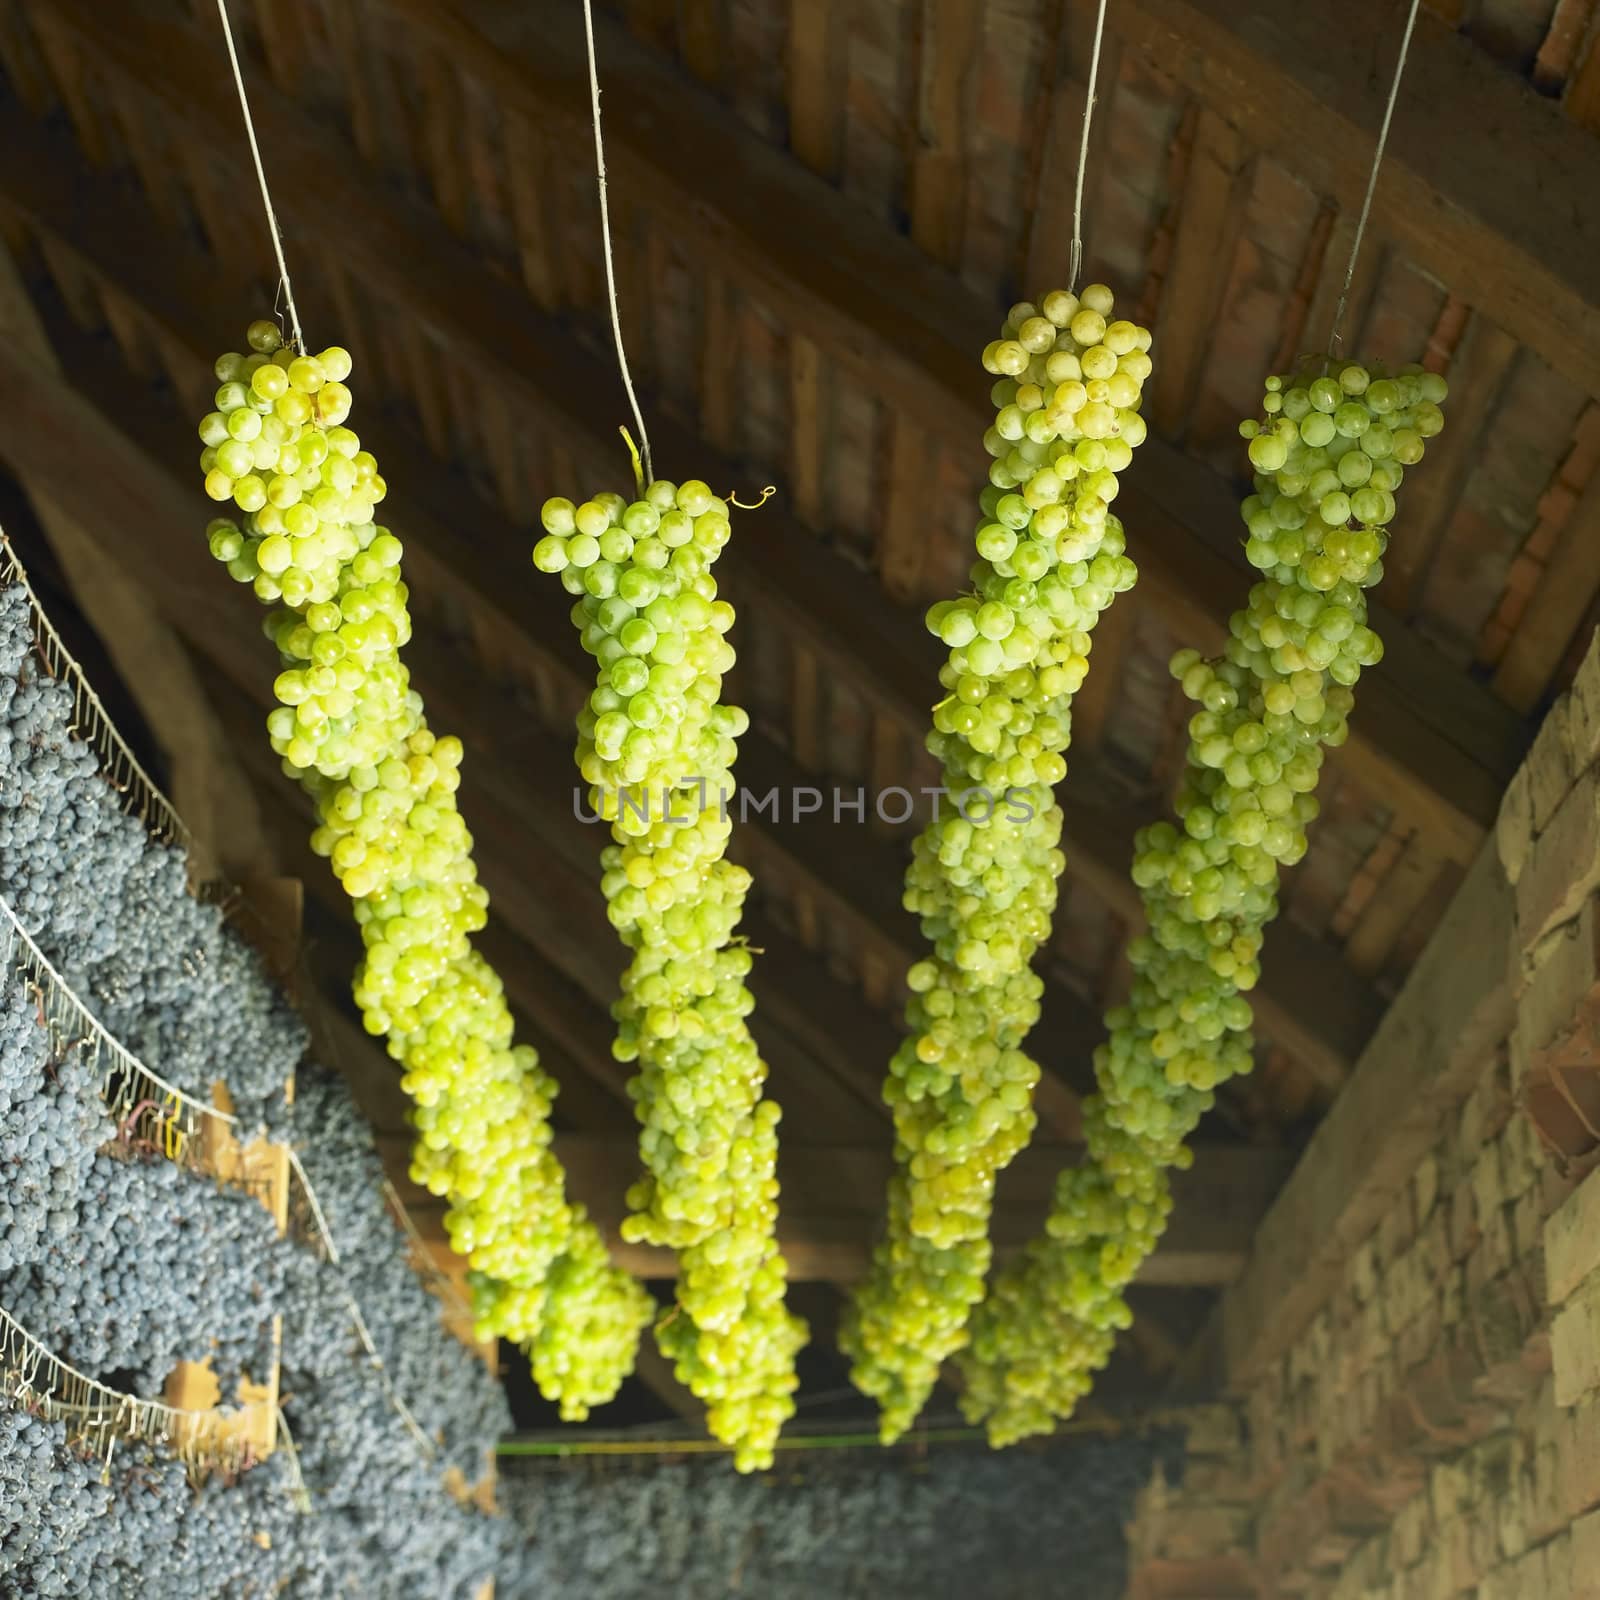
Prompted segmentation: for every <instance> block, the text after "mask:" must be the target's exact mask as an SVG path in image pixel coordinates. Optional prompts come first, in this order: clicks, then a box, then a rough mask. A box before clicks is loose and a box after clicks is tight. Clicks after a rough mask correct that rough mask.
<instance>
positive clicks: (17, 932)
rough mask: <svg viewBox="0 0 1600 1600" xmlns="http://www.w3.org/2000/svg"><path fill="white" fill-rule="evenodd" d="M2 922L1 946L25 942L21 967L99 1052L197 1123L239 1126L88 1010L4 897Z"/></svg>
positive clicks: (0, 898) (0, 899)
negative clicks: (62, 1005) (46, 988)
mask: <svg viewBox="0 0 1600 1600" xmlns="http://www.w3.org/2000/svg"><path fill="white" fill-rule="evenodd" d="M0 922H3V923H4V924H6V926H5V927H3V928H0V946H6V945H8V944H9V940H10V937H11V936H15V937H16V938H17V939H18V940H20V941H21V943H22V948H23V951H24V952H25V954H24V958H23V960H22V962H21V963H19V964H20V965H22V966H23V967H24V969H25V970H26V969H28V968H30V967H31V968H32V969H34V971H35V972H36V974H37V975H38V976H40V977H42V978H43V980H44V981H45V982H46V983H48V984H50V985H51V986H52V987H53V989H54V991H55V993H56V994H57V995H58V996H59V997H60V998H61V999H62V1000H64V1001H65V1002H66V1004H67V1007H68V1009H69V1010H71V1011H72V1012H73V1013H74V1014H75V1015H76V1016H77V1018H78V1019H79V1021H81V1022H82V1024H83V1026H84V1027H85V1028H87V1029H88V1030H89V1033H90V1035H91V1036H92V1037H93V1039H94V1041H95V1045H96V1048H97V1049H103V1050H105V1051H106V1053H107V1054H108V1055H109V1056H110V1057H111V1059H112V1060H113V1061H114V1062H115V1063H116V1064H117V1066H119V1067H120V1068H122V1069H123V1070H124V1071H127V1072H129V1073H131V1074H133V1075H134V1076H136V1077H139V1078H142V1079H147V1080H148V1081H149V1082H150V1083H151V1084H152V1085H154V1087H155V1088H157V1089H158V1090H160V1091H161V1093H162V1094H163V1095H165V1096H166V1097H167V1098H168V1099H170V1100H172V1101H174V1102H175V1103H176V1104H178V1105H180V1106H185V1107H187V1108H188V1109H189V1111H190V1112H191V1114H192V1115H193V1116H194V1117H195V1118H196V1120H197V1121H203V1120H204V1119H205V1118H206V1117H215V1118H216V1119H217V1121H218V1122H227V1123H236V1122H238V1120H239V1119H238V1117H237V1116H234V1115H232V1114H230V1113H229V1112H226V1111H221V1110H218V1109H217V1107H215V1106H209V1105H207V1104H206V1103H205V1102H204V1101H203V1100H197V1099H196V1098H195V1097H194V1096H193V1095H191V1094H185V1093H184V1091H183V1090H182V1089H180V1088H178V1086H177V1085H176V1084H173V1083H168V1082H167V1080H166V1079H165V1078H163V1077H162V1076H161V1075H160V1073H157V1072H152V1071H151V1070H150V1068H149V1067H147V1066H146V1065H145V1064H144V1062H142V1061H141V1060H140V1059H139V1058H138V1056H136V1055H135V1054H134V1053H133V1052H132V1051H131V1050H130V1049H128V1047H127V1046H126V1045H124V1044H123V1043H122V1041H121V1040H119V1039H118V1038H117V1037H116V1035H115V1034H113V1033H111V1032H110V1030H109V1029H107V1028H106V1026H105V1025H104V1024H103V1023H102V1022H101V1021H100V1019H99V1018H98V1017H96V1016H95V1014H94V1013H93V1012H92V1011H91V1010H90V1009H89V1008H88V1006H87V1005H85V1004H84V1003H83V1001H82V1000H81V999H79V998H78V995H77V992H76V991H75V990H74V989H73V987H72V985H71V984H69V983H68V982H67V980H66V979H65V978H63V977H62V976H61V974H60V973H59V972H58V971H56V969H55V967H54V966H52V965H51V963H50V959H49V957H47V956H46V955H45V953H44V951H42V950H41V949H40V948H39V946H38V945H37V944H35V943H34V941H33V937H32V935H30V934H29V932H28V930H27V929H26V928H25V927H23V925H22V922H21V919H20V918H19V917H18V916H17V914H16V912H15V911H13V910H12V909H11V907H10V906H9V905H8V904H7V903H6V900H5V898H4V897H3V896H0ZM4 953H5V955H6V956H7V957H9V955H10V953H11V952H10V950H9V949H6V950H5V952H4Z"/></svg>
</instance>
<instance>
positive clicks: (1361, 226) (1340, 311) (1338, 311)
mask: <svg viewBox="0 0 1600 1600" xmlns="http://www.w3.org/2000/svg"><path fill="white" fill-rule="evenodd" d="M1420 4H1421V0H1411V10H1410V12H1409V13H1408V14H1407V16H1406V31H1405V32H1404V34H1402V35H1401V38H1400V54H1399V56H1398V57H1397V58H1396V60H1395V64H1394V79H1393V81H1392V82H1391V83H1390V85H1389V103H1388V104H1387V105H1386V106H1385V107H1384V108H1383V122H1382V123H1381V124H1380V126H1379V128H1378V147H1377V149H1376V150H1374V151H1373V152H1372V171H1371V172H1370V173H1368V174H1367V192H1366V195H1365V197H1364V198H1363V199H1362V201H1361V215H1360V216H1359V217H1358V218H1357V219H1356V236H1355V238H1354V239H1352V240H1351V241H1350V263H1349V265H1348V266H1347V267H1346V268H1345V269H1344V286H1343V287H1342V288H1341V289H1340V290H1339V303H1338V305H1336V306H1335V307H1334V308H1333V328H1332V330H1331V331H1330V332H1329V334H1328V354H1329V355H1330V356H1331V355H1333V354H1334V352H1335V351H1337V349H1338V348H1339V338H1340V331H1339V330H1340V326H1341V324H1342V323H1343V322H1344V308H1345V302H1346V301H1347V300H1348V299H1349V298H1350V285H1351V284H1352V283H1353V282H1355V276H1356V257H1357V256H1358V255H1359V254H1360V253H1361V238H1362V235H1363V234H1365V233H1366V231H1367V217H1368V216H1369V214H1370V213H1371V211H1372V196H1373V194H1374V193H1375V192H1376V190H1377V187H1378V168H1379V167H1381V166H1382V165H1383V147H1384V146H1385V145H1386V144H1387V143H1388V142H1389V122H1390V119H1391V118H1392V117H1393V116H1394V107H1395V102H1396V101H1397V100H1398V99H1399V98H1400V78H1401V75H1402V74H1403V73H1404V72H1405V70H1406V52H1407V51H1408V50H1410V48H1411V30H1412V29H1413V28H1415V27H1416V25H1417V10H1418V7H1419V6H1420Z"/></svg>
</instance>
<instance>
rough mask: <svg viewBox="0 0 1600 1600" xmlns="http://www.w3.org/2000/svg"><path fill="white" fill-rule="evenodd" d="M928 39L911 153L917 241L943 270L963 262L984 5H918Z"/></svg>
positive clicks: (934, 0) (968, 0)
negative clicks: (970, 115)
mask: <svg viewBox="0 0 1600 1600" xmlns="http://www.w3.org/2000/svg"><path fill="white" fill-rule="evenodd" d="M920 4H921V10H922V37H923V48H922V51H921V66H922V72H921V74H920V77H921V82H920V83H919V84H918V86H917V104H916V117H915V120H914V123H913V146H912V152H911V160H910V163H909V166H910V185H911V199H910V212H911V237H912V238H913V239H914V240H915V241H916V243H917V248H918V249H920V250H922V251H923V252H924V253H925V254H927V255H929V256H932V257H933V259H934V260H935V261H937V262H939V263H940V264H941V265H942V266H946V267H952V268H953V267H956V266H958V265H959V264H960V261H961V234H962V223H963V221H964V220H965V217H966V198H967V174H966V154H967V145H968V139H967V108H968V106H969V104H970V103H971V98H972V81H973V74H974V73H975V71H976V70H977V68H978V64H979V61H980V58H981V56H982V53H983V11H984V7H983V4H982V0H920Z"/></svg>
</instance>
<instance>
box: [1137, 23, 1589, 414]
mask: <svg viewBox="0 0 1600 1600" xmlns="http://www.w3.org/2000/svg"><path fill="white" fill-rule="evenodd" d="M1106 20H1107V25H1108V28H1109V29H1110V31H1111V32H1112V33H1114V34H1116V35H1117V36H1118V37H1120V38H1121V40H1122V42H1123V45H1124V47H1125V48H1129V49H1133V50H1137V51H1138V52H1139V53H1140V54H1141V55H1143V56H1144V57H1146V59H1148V60H1149V61H1150V62H1151V63H1152V64H1153V65H1155V66H1156V67H1158V68H1159V69H1160V70H1161V71H1162V72H1164V73H1166V74H1167V75H1168V76H1169V77H1173V78H1176V79H1177V80H1178V82H1179V83H1181V84H1182V85H1183V86H1184V87H1185V88H1186V89H1188V90H1189V91H1190V93H1192V94H1194V95H1195V96H1196V97H1197V98H1198V99H1199V100H1200V101H1201V102H1202V104H1204V105H1205V106H1207V107H1209V108H1211V109H1212V110H1214V111H1216V112H1218V113H1220V114H1221V115H1222V116H1223V117H1225V118H1226V119H1227V121H1228V122H1229V123H1230V124H1231V125H1232V126H1233V127H1234V128H1235V129H1237V130H1238V132H1239V133H1240V134H1242V135H1243V136H1244V138H1245V139H1246V140H1248V141H1249V143H1250V144H1251V145H1252V146H1253V147H1254V148H1255V149H1256V150H1258V151H1260V152H1261V153H1262V154H1264V155H1266V156H1268V157H1270V158H1271V159H1272V160H1274V161H1277V162H1279V163H1281V164H1282V165H1283V166H1284V167H1286V168H1287V169H1288V170H1289V171H1291V172H1293V173H1294V174H1295V175H1296V176H1297V177H1299V178H1301V179H1303V180H1304V181H1305V182H1307V183H1308V184H1310V185H1311V186H1312V187H1313V188H1314V189H1316V190H1318V191H1319V192H1320V193H1323V194H1327V195H1331V196H1332V197H1333V198H1334V199H1335V200H1336V201H1337V202H1338V204H1339V207H1340V209H1341V210H1342V211H1344V212H1347V213H1349V214H1351V215H1352V216H1353V215H1354V214H1355V213H1357V212H1358V211H1359V210H1360V208H1361V200H1362V196H1363V194H1364V193H1365V191H1366V185H1367V176H1368V172H1369V170H1370V168H1371V165H1372V150H1373V146H1374V143H1375V142H1376V139H1377V135H1378V127H1379V123H1380V122H1381V120H1382V116H1383V107H1384V102H1385V100H1386V98H1387V93H1388V83H1389V74H1390V69H1391V67H1392V64H1393V62H1394V58H1395V55H1396V53H1397V51H1398V49H1399V45H1400V37H1399V35H1400V20H1401V19H1400V17H1399V16H1398V15H1397V14H1396V12H1395V9H1394V7H1393V6H1392V5H1390V4H1388V3H1386V0H1305V3H1302V4H1299V5H1296V6H1294V7H1292V8H1289V7H1284V6H1282V5H1279V4H1276V3H1275V0H1119V4H1118V5H1116V6H1115V7H1113V8H1112V9H1111V11H1110V12H1109V13H1108V14H1107V19H1106ZM1597 160H1600V145H1597V143H1596V140H1595V138H1594V135H1593V134H1592V133H1590V132H1589V131H1588V130H1586V129H1585V128H1583V127H1582V126H1580V125H1579V124H1578V123H1576V122H1574V121H1573V120H1572V118H1571V117H1569V116H1568V115H1566V114H1565V113H1564V112H1563V110H1562V108H1561V105H1560V103H1559V102H1558V101H1555V100H1552V99H1549V98H1547V97H1545V96H1543V95H1540V94H1538V93H1536V92H1535V90H1534V89H1533V86H1532V85H1531V84H1529V83H1527V82H1526V81H1525V80H1524V79H1523V78H1521V77H1520V76H1518V75H1517V74H1516V73H1514V72H1510V71H1508V70H1507V69H1506V68H1505V67H1503V66H1502V65H1501V64H1500V63H1499V62H1497V61H1495V60H1494V59H1493V58H1492V57H1490V56H1489V55H1487V54H1486V53H1485V52H1484V51H1483V50H1482V49H1481V48H1480V47H1479V46H1478V45H1477V44H1475V43H1474V42H1473V40H1472V39H1470V38H1468V37H1466V36H1465V35H1462V34H1459V33H1457V32H1456V31H1455V29H1454V28H1452V27H1451V26H1450V25H1449V24H1448V23H1446V22H1444V21H1443V20H1441V19H1440V18H1439V17H1438V16H1436V15H1434V14H1433V13H1432V12H1430V11H1429V10H1428V9H1426V8H1424V10H1423V11H1422V13H1421V15H1420V16H1419V17H1418V18H1417V26H1416V32H1415V35H1414V36H1413V38H1412V41H1411V49H1410V52H1409V54H1408V56H1407V58H1406V73H1405V79H1404V82H1403V84H1402V86H1401V93H1400V98H1399V101H1398V102H1397V103H1396V106H1395V112H1394V122H1393V124H1392V126H1391V127H1390V130H1389V142H1388V145H1387V148H1386V150H1385V154H1384V165H1383V176H1382V178H1381V179H1380V181H1379V184H1378V189H1377V193H1376V195H1375V196H1374V200H1373V213H1372V226H1373V228H1374V230H1375V231H1376V232H1377V233H1379V234H1381V235H1384V236H1386V237H1387V238H1389V239H1391V240H1393V241H1394V242H1395V243H1396V244H1398V245H1400V246H1401V248H1402V249H1404V250H1405V252H1406V253H1407V255H1408V256H1410V257H1411V259H1412V260H1414V261H1415V262H1416V263H1417V264H1418V265H1419V266H1420V267H1422V268H1423V270H1424V271H1426V272H1429V273H1431V274H1432V275H1433V276H1434V277H1436V278H1438V279H1439V280H1440V281H1441V282H1443V283H1447V284H1449V285H1450V287H1451V288H1452V289H1453V290H1454V291H1455V292H1456V293H1457V294H1459V295H1460V296H1461V297H1462V298H1463V299H1465V300H1467V301H1469V302H1470V303H1471V304H1472V305H1474V306H1476V307H1477V308H1478V309H1479V310H1480V311H1482V312H1484V313H1485V314H1486V315H1487V316H1489V317H1490V318H1491V319H1492V320H1493V321H1494V322H1496V323H1498V324H1499V326H1500V327H1502V328H1504V329H1505V330H1506V332H1508V333H1510V334H1512V335H1513V336H1514V337H1515V338H1516V339H1518V340H1520V341H1521V342H1522V343H1524V344H1526V345H1529V346H1531V347H1532V348H1533V349H1535V350H1537V351H1538V352H1539V354H1540V355H1541V356H1542V357H1543V358H1544V359H1545V360H1546V361H1548V362H1549V363H1550V365H1551V366H1552V367H1554V368H1555V369H1556V370H1557V371H1559V372H1564V373H1566V374H1567V376H1568V377H1570V378H1572V379H1573V380H1574V381H1575V382H1576V383H1578V384H1579V385H1580V387H1582V388H1583V389H1585V390H1587V391H1588V392H1589V393H1591V394H1600V210H1597V208H1596V206H1595V204H1594V171H1595V163H1596V161H1597ZM1313 331H1314V332H1315V333H1316V334H1317V335H1318V336H1319V337H1320V336H1321V335H1322V334H1323V333H1324V332H1325V331H1326V330H1313Z"/></svg>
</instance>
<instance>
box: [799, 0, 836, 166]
mask: <svg viewBox="0 0 1600 1600" xmlns="http://www.w3.org/2000/svg"><path fill="white" fill-rule="evenodd" d="M839 10H840V0H789V59H788V101H789V148H790V149H791V150H792V151H794V153H795V155H796V156H797V157H798V158H799V159H800V160H801V161H803V162H804V163H805V164H806V166H808V167H809V168H810V169H811V170H812V171H813V172H815V173H816V174H817V175H818V176H819V177H822V178H826V179H828V180H829V181H830V182H831V181H834V180H836V179H837V178H838V176H839V168H840V165H841V163H842V160H843V148H844V105H845V101H844V94H843V80H844V59H845V48H846V45H847V44H848V42H849V34H848V30H847V28H846V27H845V19H843V18H841V16H840V15H839Z"/></svg>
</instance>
